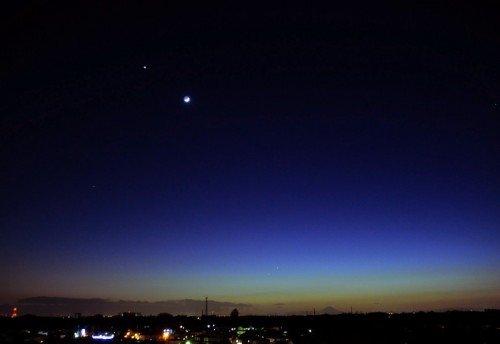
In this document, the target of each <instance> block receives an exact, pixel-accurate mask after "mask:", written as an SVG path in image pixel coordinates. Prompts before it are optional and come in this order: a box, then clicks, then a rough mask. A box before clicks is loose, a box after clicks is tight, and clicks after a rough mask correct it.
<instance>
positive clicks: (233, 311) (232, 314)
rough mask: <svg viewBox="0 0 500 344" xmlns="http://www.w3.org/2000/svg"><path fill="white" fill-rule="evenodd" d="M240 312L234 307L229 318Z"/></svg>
mask: <svg viewBox="0 0 500 344" xmlns="http://www.w3.org/2000/svg"><path fill="white" fill-rule="evenodd" d="M239 314H240V312H238V309H237V308H235V309H233V310H232V311H231V318H237V317H238V315H239Z"/></svg>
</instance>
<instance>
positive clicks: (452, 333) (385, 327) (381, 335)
mask: <svg viewBox="0 0 500 344" xmlns="http://www.w3.org/2000/svg"><path fill="white" fill-rule="evenodd" d="M0 342H1V343H90V342H94V343H97V342H110V343H116V342H150V343H159V342H168V343H171V344H180V343H183V344H189V343H190V344H194V343H224V344H228V343H231V344H245V343H246V344H261V343H262V344H263V343H290V344H291V343H294V344H298V343H481V344H482V343H491V344H493V343H500V311H499V310H486V311H484V312H442V313H434V312H429V313H424V312H418V313H402V314H388V313H368V314H339V315H316V316H286V317H285V316H274V317H264V316H231V317H187V316H175V317H174V316H171V315H169V314H160V315H158V316H141V315H140V314H135V313H123V314H120V315H116V316H113V317H104V316H100V315H96V316H89V317H82V316H77V317H65V318H62V317H37V316H31V315H25V316H21V317H17V318H10V317H1V318H0Z"/></svg>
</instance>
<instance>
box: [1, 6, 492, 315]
mask: <svg viewBox="0 0 500 344" xmlns="http://www.w3.org/2000/svg"><path fill="white" fill-rule="evenodd" d="M179 3H180V2H179ZM179 3H174V2H170V1H169V2H164V3H160V2H147V3H142V2H136V3H128V2H125V3H122V2H102V3H100V4H96V3H93V4H88V3H83V2H82V3H79V2H73V1H70V2H65V3H64V4H63V5H59V6H56V5H51V6H50V7H49V5H48V4H47V3H36V2H22V4H17V5H11V6H8V7H4V10H3V11H2V12H3V13H2V15H1V24H0V25H1V27H0V28H1V35H2V36H1V38H2V51H3V52H2V53H1V56H2V61H3V62H2V63H1V67H0V68H1V69H0V72H1V74H0V75H1V78H0V79H1V84H0V87H1V89H2V92H1V95H0V114H1V118H0V159H1V160H0V161H1V168H0V190H1V191H0V196H1V197H0V202H1V203H0V228H1V239H0V240H1V241H0V243H1V250H0V259H1V265H0V272H1V276H2V283H1V284H0V303H3V304H8V305H20V309H21V312H22V311H23V302H27V301H26V299H28V298H32V297H39V296H45V297H50V298H54V297H64V298H68V299H71V300H73V299H91V298H99V299H102V300H107V301H110V302H114V301H119V300H128V301H148V302H150V303H154V302H158V301H175V300H185V299H190V300H200V302H201V303H200V306H199V310H200V311H201V309H202V308H203V302H202V301H201V300H204V299H205V297H208V298H209V299H210V300H212V301H214V302H215V301H217V302H221V303H222V302H227V305H229V307H232V305H233V304H235V305H236V304H244V305H245V306H244V307H245V308H244V309H243V310H241V311H240V314H289V313H294V312H295V313H297V312H299V313H300V312H305V311H309V312H312V311H313V309H316V310H321V309H324V308H325V307H333V308H335V309H337V310H339V311H350V309H351V307H352V308H353V310H354V311H360V312H368V311H387V312H389V311H393V312H400V311H418V310H443V309H449V308H454V309H457V308H460V309H462V308H467V309H469V308H471V309H484V308H500V159H499V157H500V117H499V116H500V62H499V61H500V24H499V23H500V21H498V10H499V8H498V6H497V5H494V2H491V3H484V4H472V3H471V4H469V5H468V6H460V5H453V6H439V5H431V4H429V3H427V2H426V3H416V2H409V3H407V4H406V5H405V6H404V7H403V6H402V5H400V7H380V6H374V5H371V6H369V7H367V6H362V4H361V3H358V4H357V5H356V6H353V7H352V8H348V7H328V8H326V7H323V8H320V7H317V8H313V7H307V6H305V5H304V6H303V7H290V5H288V4H286V3H283V4H281V3H280V4H279V5H278V4H277V5H273V6H269V5H267V6H264V7H260V8H257V7H256V6H255V7H249V5H246V7H243V6H242V5H237V2H236V3H233V5H232V6H228V7H223V6H221V5H217V6H215V7H214V6H213V5H203V6H200V5H197V4H194V3H191V4H190V3H184V4H183V5H181V4H179ZM184 96H189V97H190V98H191V101H190V102H189V103H185V102H184V101H183V97H184ZM23 300H24V301H23ZM82 302H83V301H82ZM26 307H27V306H26ZM167 308H168V307H167ZM44 311H45V312H47V313H50V305H48V306H47V308H46V309H45V310H44ZM74 311H75V312H78V311H79V309H74ZM91 311H92V310H90V311H89V312H91ZM154 311H155V312H156V311H157V310H156V309H155V310H154ZM164 311H165V312H172V313H189V312H191V310H188V309H182V308H181V309H165V310H164ZM196 311H198V309H196ZM144 312H147V310H144ZM151 312H153V311H151ZM221 312H222V311H221ZM224 312H225V311H224ZM228 314H229V313H227V314H222V315H228Z"/></svg>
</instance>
